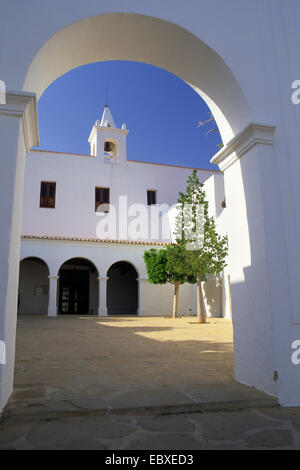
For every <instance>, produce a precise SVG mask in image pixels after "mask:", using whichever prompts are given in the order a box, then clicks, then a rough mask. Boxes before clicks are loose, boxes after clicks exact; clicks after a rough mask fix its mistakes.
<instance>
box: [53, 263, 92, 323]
mask: <svg viewBox="0 0 300 470" xmlns="http://www.w3.org/2000/svg"><path fill="white" fill-rule="evenodd" d="M94 278H97V271H96V268H95V267H94V265H93V264H92V263H90V261H88V260H84V259H81V258H73V259H71V260H69V261H67V262H66V263H64V264H63V265H62V267H61V268H60V271H59V313H60V315H89V314H96V313H97V309H96V308H91V302H90V295H91V287H92V286H91V282H92V284H93V283H94V284H95V281H94ZM95 294H96V293H95ZM94 297H95V296H94Z"/></svg>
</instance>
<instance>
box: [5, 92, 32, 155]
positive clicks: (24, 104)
mask: <svg viewBox="0 0 300 470" xmlns="http://www.w3.org/2000/svg"><path fill="white" fill-rule="evenodd" d="M0 115H2V116H3V115H4V116H14V117H18V118H20V119H21V120H22V127H23V135H24V145H25V149H26V152H29V150H30V148H31V147H33V146H38V145H39V144H40V143H39V127H38V115H37V100H36V95H35V93H26V92H16V91H7V93H6V104H2V105H0Z"/></svg>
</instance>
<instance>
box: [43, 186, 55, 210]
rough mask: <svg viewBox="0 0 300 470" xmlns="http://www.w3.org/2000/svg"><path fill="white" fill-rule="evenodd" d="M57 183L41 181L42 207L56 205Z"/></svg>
mask: <svg viewBox="0 0 300 470" xmlns="http://www.w3.org/2000/svg"><path fill="white" fill-rule="evenodd" d="M55 192H56V183H51V182H47V181H42V182H41V194H40V207H48V208H54V207H55Z"/></svg>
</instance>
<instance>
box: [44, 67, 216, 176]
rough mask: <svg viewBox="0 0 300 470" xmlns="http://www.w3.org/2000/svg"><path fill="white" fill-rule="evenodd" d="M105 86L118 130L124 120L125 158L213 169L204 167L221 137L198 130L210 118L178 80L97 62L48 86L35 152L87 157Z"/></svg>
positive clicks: (148, 70) (150, 70) (151, 70)
mask: <svg viewBox="0 0 300 470" xmlns="http://www.w3.org/2000/svg"><path fill="white" fill-rule="evenodd" d="M106 87H107V88H108V101H109V104H110V108H111V112H112V115H113V117H114V120H115V122H116V124H117V126H118V127H121V125H122V123H123V122H125V123H126V125H127V129H129V130H130V132H129V135H128V137H127V158H128V159H129V160H141V161H147V162H156V163H168V164H174V165H184V166H190V167H199V168H213V169H217V167H216V166H215V165H211V164H210V163H209V160H210V158H211V157H212V156H213V155H214V154H215V153H216V152H217V151H218V148H217V144H218V143H219V142H220V135H219V134H218V133H217V132H211V133H209V134H208V135H207V136H206V135H205V134H206V133H207V131H208V130H209V129H210V128H211V127H212V126H211V125H210V124H208V125H206V126H203V127H201V128H198V127H197V124H198V122H199V121H205V120H206V119H208V118H209V117H210V114H209V108H208V107H207V106H206V104H205V102H204V101H203V100H202V99H201V98H200V97H199V95H198V94H197V93H196V92H195V91H194V90H193V89H192V88H191V87H190V86H188V85H187V84H186V83H185V82H184V81H182V80H181V79H180V78H178V77H176V76H174V75H172V74H170V73H169V72H167V71H165V70H162V69H159V68H157V67H153V66H151V65H147V64H141V63H136V62H121V61H111V62H100V63H94V64H89V65H84V66H82V67H78V68H77V69H74V70H72V71H70V72H68V73H67V74H65V75H63V76H62V77H60V78H58V79H57V80H56V81H55V82H53V83H52V84H51V85H50V86H49V87H48V88H47V90H45V92H44V94H43V95H42V96H41V98H40V100H39V104H38V113H39V123H40V147H39V148H40V149H45V150H55V151H59V152H74V153H82V154H89V153H90V148H89V143H88V137H89V134H90V131H91V129H92V126H93V124H94V122H95V120H96V119H100V118H101V116H102V112H103V108H104V104H105V101H106V91H105V90H106Z"/></svg>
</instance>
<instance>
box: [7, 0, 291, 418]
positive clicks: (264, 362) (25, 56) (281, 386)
mask: <svg viewBox="0 0 300 470" xmlns="http://www.w3.org/2000/svg"><path fill="white" fill-rule="evenodd" d="M0 7H1V10H0V13H1V14H0V74H1V77H0V80H1V83H2V82H4V83H5V85H6V96H5V103H3V101H4V100H3V87H2V91H1V95H2V96H1V98H0V99H1V103H2V104H1V103H0V152H1V160H0V161H1V171H0V182H1V184H0V195H1V209H0V214H1V227H2V230H1V231H0V277H1V284H0V341H3V342H4V343H5V345H6V364H0V410H1V409H3V407H4V406H5V404H6V403H7V400H8V398H9V396H10V395H11V393H12V390H13V372H14V358H15V337H16V319H17V317H16V312H17V292H18V280H19V261H20V241H21V232H22V230H21V228H22V224H21V221H22V207H23V184H24V171H25V159H26V155H27V154H28V152H29V150H30V148H31V147H32V146H36V145H39V132H38V128H39V123H38V115H37V100H38V99H39V98H40V96H41V95H42V93H43V92H44V90H45V89H46V88H47V87H48V86H49V85H50V84H51V83H52V82H53V81H54V80H55V79H57V78H58V77H60V76H62V75H63V74H65V73H66V72H68V71H69V70H72V69H74V68H75V67H78V66H81V65H84V64H88V63H92V62H98V61H107V60H129V61H135V62H143V63H147V64H151V65H154V66H157V67H161V68H163V69H165V70H167V71H169V72H171V73H173V74H174V75H177V76H178V77H180V78H181V79H183V80H185V81H186V83H188V84H190V85H191V86H192V87H193V88H194V90H196V92H198V93H199V95H200V96H201V97H202V98H203V99H204V100H205V101H206V103H207V105H208V106H209V107H210V109H211V111H212V113H213V115H214V117H215V119H216V122H217V124H218V127H219V130H220V132H221V135H222V140H223V143H224V148H223V149H222V150H221V151H220V152H219V153H218V154H217V156H216V158H215V159H214V160H213V161H214V163H216V164H217V165H218V166H219V168H220V169H221V170H222V171H223V172H224V184H225V195H226V219H227V220H228V224H227V225H226V226H227V228H228V240H229V263H230V276H231V294H232V317H233V327H234V364H235V378H236V380H238V381H239V382H242V383H245V384H248V385H251V386H254V387H256V388H258V389H260V390H264V391H265V392H266V393H269V394H272V395H275V396H276V397H278V400H279V402H280V403H281V404H283V405H299V404H300V365H299V364H298V361H296V362H295V361H294V360H292V359H293V358H294V356H295V355H296V356H297V355H299V351H298V350H297V349H294V348H295V345H296V348H297V342H298V341H299V338H300V297H299V278H300V249H299V243H300V237H299V230H300V228H299V227H300V212H299V207H298V205H299V204H298V199H299V171H300V159H299V157H298V153H299V127H300V111H299V110H300V107H299V102H300V100H299V99H298V97H299V79H300V77H299V65H298V64H299V57H300V50H299V23H300V3H299V0H289V1H285V0H272V1H270V0H251V1H250V0H227V1H226V2H224V0H210V1H209V2H207V0H190V1H189V2H182V1H180V0H165V1H164V2H161V1H158V0H153V1H151V2H149V1H146V0H127V1H126V2H124V1H123V0H111V1H110V2H101V1H99V0H89V1H88V2H82V1H81V0H52V1H51V2H48V3H47V7H45V2H37V1H36V0H27V1H26V2H20V1H19V0H10V1H9V2H7V1H5V0H0ZM295 86H296V88H295ZM297 357H298V356H297Z"/></svg>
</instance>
